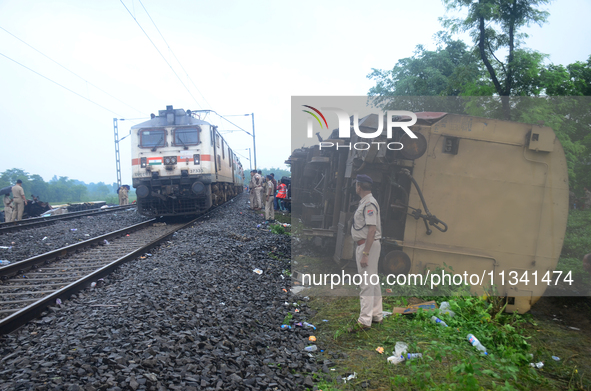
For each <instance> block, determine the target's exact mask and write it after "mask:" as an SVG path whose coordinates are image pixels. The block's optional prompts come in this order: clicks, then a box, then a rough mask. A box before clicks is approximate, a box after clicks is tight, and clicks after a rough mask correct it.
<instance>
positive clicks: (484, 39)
mask: <svg viewBox="0 0 591 391" xmlns="http://www.w3.org/2000/svg"><path fill="white" fill-rule="evenodd" d="M443 2H444V4H445V5H446V8H447V10H448V11H455V10H458V11H460V10H464V9H467V10H468V14H467V16H466V17H465V18H464V19H460V18H449V17H444V18H441V21H442V22H443V25H444V26H445V27H447V28H450V29H451V31H452V32H458V31H462V32H465V31H467V32H469V33H470V35H471V37H472V39H473V41H474V43H475V45H476V47H477V50H478V54H479V56H480V59H481V60H482V63H483V64H484V66H485V67H486V70H487V71H488V73H489V76H490V79H491V81H492V84H493V85H494V88H495V92H496V93H497V94H498V95H499V96H500V97H501V103H502V108H503V116H504V119H507V120H509V119H511V106H510V103H509V99H508V97H509V96H512V95H521V94H522V93H523V92H524V91H523V90H521V89H520V87H523V86H522V85H521V84H520V82H524V81H527V80H528V79H529V78H531V77H532V74H525V75H524V74H520V72H521V73H523V72H524V71H525V70H526V69H525V68H523V64H521V63H520V62H523V61H526V62H530V61H532V60H533V61H535V58H536V57H539V56H542V55H541V54H539V53H538V54H536V53H535V52H532V51H524V50H520V48H519V46H520V44H521V43H522V42H523V39H524V38H527V34H525V33H520V32H519V30H520V29H521V28H523V27H524V26H530V25H531V24H532V23H536V24H538V25H540V26H541V25H542V24H543V23H545V22H546V20H547V18H548V15H549V13H548V12H547V11H542V10H539V9H538V7H539V6H541V5H544V4H548V2H549V0H477V1H473V0H443ZM499 51H507V56H506V59H505V61H501V60H499V58H498V57H497V55H496V53H498V52H499ZM525 73H528V72H525ZM520 79H521V80H520Z"/></svg>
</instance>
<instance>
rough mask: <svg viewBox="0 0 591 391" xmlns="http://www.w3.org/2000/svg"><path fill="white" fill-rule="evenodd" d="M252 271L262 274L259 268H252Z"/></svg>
mask: <svg viewBox="0 0 591 391" xmlns="http://www.w3.org/2000/svg"><path fill="white" fill-rule="evenodd" d="M253 272H255V273H256V274H259V275H260V274H263V271H262V270H261V269H258V268H257V269H254V270H253Z"/></svg>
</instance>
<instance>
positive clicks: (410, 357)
mask: <svg viewBox="0 0 591 391" xmlns="http://www.w3.org/2000/svg"><path fill="white" fill-rule="evenodd" d="M402 357H404V359H405V360H413V359H415V358H423V353H406V356H402Z"/></svg>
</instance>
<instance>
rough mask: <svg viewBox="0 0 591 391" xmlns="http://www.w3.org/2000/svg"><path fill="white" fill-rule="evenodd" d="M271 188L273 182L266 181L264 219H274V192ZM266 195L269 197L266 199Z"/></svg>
mask: <svg viewBox="0 0 591 391" xmlns="http://www.w3.org/2000/svg"><path fill="white" fill-rule="evenodd" d="M273 189H274V187H273V182H271V181H267V186H266V187H265V196H266V197H265V200H266V201H265V219H267V220H275V208H274V207H273V198H274V195H275V193H274V191H273ZM267 196H268V197H269V198H268V199H267Z"/></svg>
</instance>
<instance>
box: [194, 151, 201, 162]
mask: <svg viewBox="0 0 591 391" xmlns="http://www.w3.org/2000/svg"><path fill="white" fill-rule="evenodd" d="M193 163H194V164H199V163H201V155H200V154H198V153H196V154H195V155H193Z"/></svg>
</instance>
